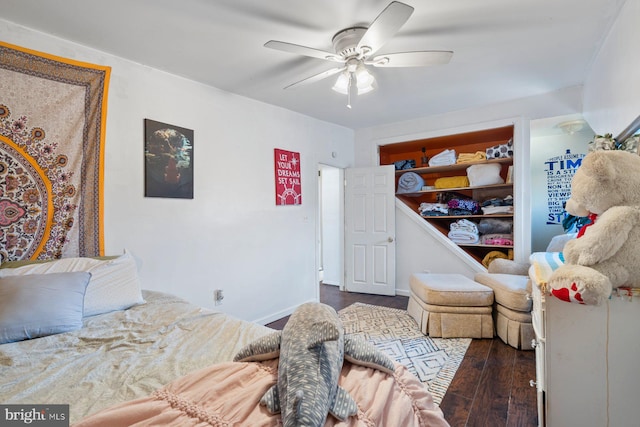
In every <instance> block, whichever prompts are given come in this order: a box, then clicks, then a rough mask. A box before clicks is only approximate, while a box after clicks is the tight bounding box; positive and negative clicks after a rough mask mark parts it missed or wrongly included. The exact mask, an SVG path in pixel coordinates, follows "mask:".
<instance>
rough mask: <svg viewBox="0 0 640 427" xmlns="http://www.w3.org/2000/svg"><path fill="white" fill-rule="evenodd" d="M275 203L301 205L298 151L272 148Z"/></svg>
mask: <svg viewBox="0 0 640 427" xmlns="http://www.w3.org/2000/svg"><path fill="white" fill-rule="evenodd" d="M274 165H275V172H276V174H275V175H276V176H275V179H276V205H279V206H284V205H301V204H302V184H301V182H300V178H301V175H300V153H297V152H294V151H287V150H281V149H279V148H275V149H274Z"/></svg>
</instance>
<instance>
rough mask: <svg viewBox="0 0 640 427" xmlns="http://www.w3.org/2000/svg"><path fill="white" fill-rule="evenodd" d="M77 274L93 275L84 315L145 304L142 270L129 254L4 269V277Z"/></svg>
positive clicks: (2, 269) (62, 260)
mask: <svg viewBox="0 0 640 427" xmlns="http://www.w3.org/2000/svg"><path fill="white" fill-rule="evenodd" d="M74 271H86V272H89V273H91V281H90V282H89V286H88V287H87V293H86V295H85V298H84V316H85V317H88V316H95V315H98V314H102V313H108V312H110V311H115V310H125V309H127V308H129V307H132V306H134V305H136V304H142V303H144V299H143V298H142V290H141V285H140V279H139V277H138V268H137V265H136V262H135V260H134V259H133V256H131V254H130V253H129V252H128V251H125V253H124V254H123V255H120V256H118V257H116V258H113V259H108V260H100V259H94V258H84V257H81V258H62V259H58V260H54V261H50V262H45V263H36V264H29V265H25V266H22V267H18V268H1V269H0V278H1V277H7V276H16V275H24V274H48V273H63V272H74Z"/></svg>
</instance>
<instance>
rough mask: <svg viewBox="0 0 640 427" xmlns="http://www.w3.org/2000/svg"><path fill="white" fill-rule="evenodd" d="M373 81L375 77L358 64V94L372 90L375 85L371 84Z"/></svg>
mask: <svg viewBox="0 0 640 427" xmlns="http://www.w3.org/2000/svg"><path fill="white" fill-rule="evenodd" d="M375 81H376V79H375V78H374V77H373V74H371V72H369V70H367V69H366V68H365V67H364V65H362V64H360V66H358V69H357V70H356V86H357V88H358V95H362V94H363V93H367V92H371V91H372V90H374V89H375V87H374V86H373V84H374V83H375Z"/></svg>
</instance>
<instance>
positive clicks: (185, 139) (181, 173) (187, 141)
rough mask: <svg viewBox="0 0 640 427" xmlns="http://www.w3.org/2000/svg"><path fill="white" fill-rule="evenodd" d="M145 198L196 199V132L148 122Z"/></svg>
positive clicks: (145, 144)
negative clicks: (194, 164)
mask: <svg viewBox="0 0 640 427" xmlns="http://www.w3.org/2000/svg"><path fill="white" fill-rule="evenodd" d="M144 195H145V197H169V198H178V199H193V130H191V129H186V128H183V127H180V126H175V125H170V124H167V123H161V122H156V121H154V120H150V119H144Z"/></svg>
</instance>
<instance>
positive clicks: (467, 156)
mask: <svg viewBox="0 0 640 427" xmlns="http://www.w3.org/2000/svg"><path fill="white" fill-rule="evenodd" d="M486 159H487V153H485V152H484V151H476V152H475V153H460V154H458V160H457V161H456V163H471V162H481V161H483V160H486Z"/></svg>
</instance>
